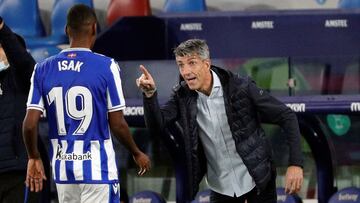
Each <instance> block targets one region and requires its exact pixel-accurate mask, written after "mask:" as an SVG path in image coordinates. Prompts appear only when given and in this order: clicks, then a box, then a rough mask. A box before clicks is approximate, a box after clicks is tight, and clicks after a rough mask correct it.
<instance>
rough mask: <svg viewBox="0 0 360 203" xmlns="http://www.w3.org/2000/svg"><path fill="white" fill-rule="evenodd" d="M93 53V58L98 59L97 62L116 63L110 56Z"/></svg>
mask: <svg viewBox="0 0 360 203" xmlns="http://www.w3.org/2000/svg"><path fill="white" fill-rule="evenodd" d="M92 53H93V58H94V59H96V60H99V61H103V62H107V63H109V62H110V63H112V62H115V60H114V59H113V58H111V57H108V56H105V55H103V54H99V53H96V52H92Z"/></svg>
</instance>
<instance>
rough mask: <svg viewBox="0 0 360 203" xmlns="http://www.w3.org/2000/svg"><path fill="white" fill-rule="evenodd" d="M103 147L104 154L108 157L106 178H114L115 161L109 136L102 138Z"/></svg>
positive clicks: (115, 170) (115, 177)
mask: <svg viewBox="0 0 360 203" xmlns="http://www.w3.org/2000/svg"><path fill="white" fill-rule="evenodd" d="M104 148H105V151H106V156H107V159H108V162H107V164H108V178H109V180H116V179H117V178H118V177H117V168H116V162H115V159H114V157H115V152H114V148H113V145H112V141H111V136H110V139H107V140H104Z"/></svg>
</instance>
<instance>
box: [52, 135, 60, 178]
mask: <svg viewBox="0 0 360 203" xmlns="http://www.w3.org/2000/svg"><path fill="white" fill-rule="evenodd" d="M51 145H52V150H53V156H52V159H51V166H52V173H53V176H54V180H56V173H55V163H56V150H57V147H58V140H57V139H51Z"/></svg>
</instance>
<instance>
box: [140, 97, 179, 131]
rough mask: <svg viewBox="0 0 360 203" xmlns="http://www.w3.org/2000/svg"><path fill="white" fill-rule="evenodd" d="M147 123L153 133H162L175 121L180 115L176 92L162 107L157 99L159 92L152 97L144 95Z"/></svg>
mask: <svg viewBox="0 0 360 203" xmlns="http://www.w3.org/2000/svg"><path fill="white" fill-rule="evenodd" d="M143 98H144V99H143V102H144V118H145V124H146V127H147V128H148V129H150V131H151V132H152V133H156V134H158V133H162V132H163V130H164V128H165V127H166V126H167V125H168V124H169V123H170V122H173V121H175V119H176V118H177V115H178V106H177V99H176V96H175V93H173V94H172V95H171V97H170V100H169V101H167V102H166V103H165V105H164V106H162V107H161V108H160V106H159V102H158V99H157V92H155V93H154V95H153V96H152V97H150V98H146V97H145V96H143Z"/></svg>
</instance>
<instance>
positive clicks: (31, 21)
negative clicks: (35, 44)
mask: <svg viewBox="0 0 360 203" xmlns="http://www.w3.org/2000/svg"><path fill="white" fill-rule="evenodd" d="M0 16H2V18H3V19H4V20H5V23H6V24H7V25H8V26H9V27H10V28H11V29H12V30H13V31H14V32H16V33H17V34H20V35H22V36H23V37H25V38H28V37H41V36H44V35H45V29H44V26H43V23H42V21H41V18H40V11H39V6H38V0H26V1H24V0H1V1H0Z"/></svg>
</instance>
